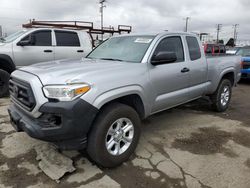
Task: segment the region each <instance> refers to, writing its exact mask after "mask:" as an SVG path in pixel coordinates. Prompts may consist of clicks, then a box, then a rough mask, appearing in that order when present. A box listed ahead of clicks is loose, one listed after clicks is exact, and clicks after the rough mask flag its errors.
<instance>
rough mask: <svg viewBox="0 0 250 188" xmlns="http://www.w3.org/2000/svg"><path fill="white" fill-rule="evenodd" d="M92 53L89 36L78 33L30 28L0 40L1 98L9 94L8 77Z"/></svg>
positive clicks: (66, 30)
mask: <svg viewBox="0 0 250 188" xmlns="http://www.w3.org/2000/svg"><path fill="white" fill-rule="evenodd" d="M91 50H92V45H91V40H90V37H89V35H88V34H87V33H86V32H84V31H80V30H68V29H54V28H31V29H23V30H21V31H18V32H16V33H14V34H12V35H10V36H8V37H6V38H1V39H0V97H3V96H5V95H7V94H8V80H9V77H10V74H11V73H12V72H13V71H14V70H15V69H16V68H18V67H22V66H27V65H31V64H35V63H39V62H45V61H52V60H59V59H71V58H74V59H77V58H79V59H80V58H82V57H85V56H86V55H87V54H88V53H89V52H90V51H91Z"/></svg>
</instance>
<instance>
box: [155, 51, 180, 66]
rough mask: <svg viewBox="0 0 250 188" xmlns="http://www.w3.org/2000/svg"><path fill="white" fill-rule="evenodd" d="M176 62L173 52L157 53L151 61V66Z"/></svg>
mask: <svg viewBox="0 0 250 188" xmlns="http://www.w3.org/2000/svg"><path fill="white" fill-rule="evenodd" d="M175 61H177V56H176V53H175V52H168V51H166V52H158V53H157V54H156V55H155V56H154V57H153V58H152V60H151V64H152V65H160V64H166V63H173V62H175Z"/></svg>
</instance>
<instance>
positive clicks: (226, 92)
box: [210, 79, 232, 112]
mask: <svg viewBox="0 0 250 188" xmlns="http://www.w3.org/2000/svg"><path fill="white" fill-rule="evenodd" d="M231 96H232V83H231V81H230V80H228V79H223V80H222V81H221V82H220V84H219V86H218V88H217V90H216V91H215V92H214V94H212V96H211V97H210V98H211V101H212V108H213V110H214V111H216V112H224V111H226V110H227V108H228V106H229V104H230V100H231Z"/></svg>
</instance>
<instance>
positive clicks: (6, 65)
mask: <svg viewBox="0 0 250 188" xmlns="http://www.w3.org/2000/svg"><path fill="white" fill-rule="evenodd" d="M1 60H4V61H3V62H1ZM0 69H3V70H5V71H7V72H8V73H12V72H13V71H14V70H16V65H15V64H14V62H13V61H12V59H11V57H10V56H8V55H5V54H0Z"/></svg>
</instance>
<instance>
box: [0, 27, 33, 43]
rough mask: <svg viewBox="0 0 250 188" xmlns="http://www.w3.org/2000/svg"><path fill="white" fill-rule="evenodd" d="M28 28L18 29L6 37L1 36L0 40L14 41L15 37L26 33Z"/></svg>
mask: <svg viewBox="0 0 250 188" xmlns="http://www.w3.org/2000/svg"><path fill="white" fill-rule="evenodd" d="M27 31H28V30H22V31H18V32H16V33H13V34H11V35H9V36H8V37H5V38H1V39H0V40H1V42H6V43H8V42H12V41H14V40H15V39H17V38H18V37H20V36H21V35H23V34H24V33H26V32H27Z"/></svg>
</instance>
